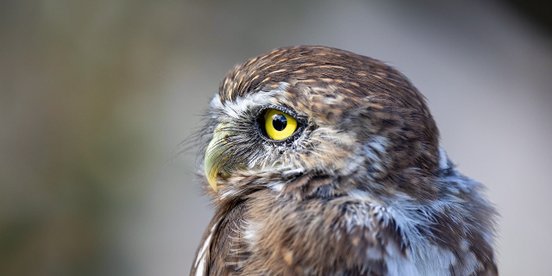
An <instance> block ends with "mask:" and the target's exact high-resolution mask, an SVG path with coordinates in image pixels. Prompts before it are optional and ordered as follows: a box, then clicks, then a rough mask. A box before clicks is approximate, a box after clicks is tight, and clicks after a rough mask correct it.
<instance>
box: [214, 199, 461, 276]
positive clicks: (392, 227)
mask: <svg viewBox="0 0 552 276" xmlns="http://www.w3.org/2000/svg"><path fill="white" fill-rule="evenodd" d="M252 206H255V208H253V207H252ZM252 206H251V205H250V206H248V207H247V208H243V210H244V211H243V213H242V214H241V216H240V217H241V218H240V219H239V220H234V222H233V223H228V224H226V225H227V227H229V229H228V230H226V231H225V232H226V233H229V234H228V236H226V239H224V244H225V245H226V246H227V247H228V250H227V253H228V254H226V255H225V257H224V258H225V264H226V266H227V267H228V268H229V269H231V270H233V271H235V272H239V273H244V274H247V275H250V274H252V275H255V274H278V275H424V274H426V273H430V274H433V275H448V274H449V273H450V270H449V268H450V265H451V264H452V263H454V262H455V260H454V256H453V254H452V253H451V252H450V251H447V250H444V249H442V248H438V247H436V246H433V245H431V244H429V243H428V244H413V243H412V241H409V240H405V236H404V235H403V234H404V233H401V232H400V231H399V228H398V227H397V224H396V222H395V221H394V220H393V219H392V218H390V217H388V214H386V213H385V209H382V207H380V206H377V205H374V204H371V203H367V202H359V201H354V200H353V201H350V200H343V201H337V202H327V201H313V202H304V203H303V204H292V203H286V204H271V205H268V204H267V205H266V206H262V207H259V205H256V204H255V205H252ZM263 207H264V208H263ZM261 208H263V209H261ZM418 241H419V240H418Z"/></svg>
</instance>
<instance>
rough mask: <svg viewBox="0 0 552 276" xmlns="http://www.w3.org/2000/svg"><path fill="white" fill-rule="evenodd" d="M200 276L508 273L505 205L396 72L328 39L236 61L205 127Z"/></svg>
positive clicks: (196, 267)
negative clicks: (500, 253) (455, 151)
mask: <svg viewBox="0 0 552 276" xmlns="http://www.w3.org/2000/svg"><path fill="white" fill-rule="evenodd" d="M200 138H201V140H202V141H203V143H202V144H203V145H204V146H203V147H202V148H201V150H200V152H202V153H204V154H203V155H202V156H201V157H202V160H203V168H202V170H201V171H202V172H203V173H201V174H202V179H204V180H203V182H204V183H203V184H204V186H205V187H206V190H207V193H208V194H209V195H210V196H211V197H212V199H213V205H214V207H215V214H214V217H213V218H212V220H211V222H210V224H209V226H208V227H207V230H206V232H205V234H204V236H203V241H202V242H201V244H200V246H199V248H198V250H197V255H196V259H195V260H193V263H192V270H191V275H497V274H498V272H497V267H496V264H495V260H494V256H493V239H494V232H495V230H494V229H495V226H494V225H495V222H494V221H495V216H496V212H495V209H494V208H493V206H492V205H491V204H490V203H489V201H488V200H487V199H486V197H485V195H484V194H483V192H482V185H481V184H479V183H478V182H476V181H474V180H472V179H470V178H468V177H466V176H464V175H462V174H461V173H460V172H459V171H458V170H457V168H456V167H455V166H454V165H453V163H452V162H451V161H450V159H449V158H448V157H447V155H446V153H445V151H444V150H443V148H441V147H440V145H439V132H438V129H437V126H436V123H435V121H434V120H433V118H432V115H431V113H430V111H429V109H428V106H427V104H426V102H425V99H424V97H423V95H422V94H421V93H420V92H419V91H418V90H417V89H416V88H415V87H414V86H413V85H412V84H411V83H410V82H409V81H408V79H407V78H406V77H405V76H403V75H402V74H401V73H400V72H398V71H397V70H396V69H394V68H392V67H390V66H389V65H386V64H385V63H383V62H381V61H378V60H376V59H372V58H369V57H365V56H361V55H358V54H354V53H351V52H348V51H344V50H339V49H335V48H329V47H323V46H296V47H287V48H280V49H276V50H273V51H271V52H269V53H267V54H264V55H261V56H258V57H255V58H252V59H249V60H247V61H246V62H244V63H243V64H241V65H238V66H236V67H235V68H234V69H233V70H231V71H230V72H229V73H228V75H227V76H226V77H225V78H224V80H223V81H222V83H221V85H220V89H219V91H218V93H217V94H216V95H215V96H214V98H213V99H212V101H211V102H210V107H209V110H208V114H207V116H206V126H205V127H204V128H203V131H202V133H201V135H200Z"/></svg>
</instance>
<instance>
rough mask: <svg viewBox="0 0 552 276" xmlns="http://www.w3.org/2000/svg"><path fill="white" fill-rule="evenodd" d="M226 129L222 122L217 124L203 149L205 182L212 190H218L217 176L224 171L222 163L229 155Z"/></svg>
mask: <svg viewBox="0 0 552 276" xmlns="http://www.w3.org/2000/svg"><path fill="white" fill-rule="evenodd" d="M228 135H229V134H228V131H227V130H226V129H225V127H224V126H223V124H219V125H218V126H217V128H216V129H215V131H214V133H213V139H211V142H209V145H208V146H207V149H206V150H205V160H204V161H203V169H204V172H205V177H206V178H207V182H209V185H210V186H211V188H213V190H214V191H215V192H216V191H218V184H217V181H218V176H219V174H220V173H225V172H226V170H224V169H225V168H224V164H226V163H227V161H228V159H229V157H228V156H227V155H226V149H227V143H226V139H227V138H228Z"/></svg>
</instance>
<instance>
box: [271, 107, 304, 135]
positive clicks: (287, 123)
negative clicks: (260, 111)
mask: <svg viewBox="0 0 552 276" xmlns="http://www.w3.org/2000/svg"><path fill="white" fill-rule="evenodd" d="M264 119H265V131H266V135H268V137H269V138H270V139H272V140H277V141H282V140H285V139H287V138H289V137H290V136H291V135H293V133H294V132H295V130H296V129H297V120H295V118H293V117H291V116H290V115H288V114H286V113H284V112H282V111H280V110H277V109H268V110H267V111H266V112H265V115H264Z"/></svg>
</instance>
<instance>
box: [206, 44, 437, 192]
mask: <svg viewBox="0 0 552 276" xmlns="http://www.w3.org/2000/svg"><path fill="white" fill-rule="evenodd" d="M367 68H370V69H371V70H367ZM384 80H385V81H384ZM389 80H392V81H391V82H390V81H389ZM368 88H370V89H368ZM208 125H209V127H208V128H207V129H206V132H205V135H204V137H206V138H207V139H206V141H208V142H206V144H207V145H206V146H205V156H204V172H205V176H206V179H207V180H208V182H209V184H210V186H211V187H212V188H213V190H214V191H215V192H216V191H218V190H219V189H222V191H224V192H225V193H226V194H232V193H237V192H238V191H239V190H240V189H244V188H246V189H254V188H255V187H256V186H257V185H258V186H259V187H260V186H267V185H268V186H270V187H269V188H271V189H274V190H278V191H280V190H282V189H284V188H285V184H286V180H288V179H291V178H296V177H297V176H298V175H310V176H311V177H317V176H322V175H323V176H324V177H328V176H331V177H332V178H334V179H338V178H340V177H341V176H347V177H351V176H355V175H358V178H361V180H362V181H354V184H351V187H347V183H343V182H340V184H339V187H333V188H332V191H331V193H335V192H337V191H338V190H343V191H345V190H348V189H354V188H358V187H357V186H358V185H359V183H362V185H364V186H365V187H364V188H366V189H372V190H377V191H379V192H382V193H394V192H396V191H397V190H400V191H401V192H406V193H409V194H412V195H416V194H418V196H422V197H427V196H430V194H431V192H432V191H431V190H432V187H431V185H430V184H427V185H426V184H425V183H423V181H421V182H420V184H419V185H411V184H410V185H408V186H405V187H401V186H400V185H393V187H388V186H385V185H382V181H381V180H382V179H385V178H393V177H399V176H400V177H404V173H405V172H404V170H409V172H408V173H415V174H417V175H421V176H430V175H432V174H433V173H434V172H435V170H436V169H437V162H438V160H437V159H438V158H437V156H438V149H437V139H438V134H437V129H436V127H435V123H434V121H433V119H432V118H431V115H430V113H429V111H428V109H427V107H426V104H425V102H424V100H423V97H422V96H421V95H420V94H419V92H418V91H417V90H416V89H415V88H414V87H413V86H412V85H411V84H410V83H409V82H408V81H407V80H406V78H404V77H403V76H402V75H401V74H400V73H399V72H397V71H395V70H394V69H392V68H390V67H388V66H387V65H385V64H383V63H381V62H378V61H375V60H372V59H369V58H366V57H362V56H358V55H355V54H353V53H349V52H345V51H341V50H337V49H332V48H327V47H297V48H285V49H279V50H275V51H273V52H271V53H269V54H267V55H265V56H261V57H257V58H254V59H252V60H249V61H247V62H245V63H244V64H242V65H240V66H237V67H236V68H234V70H233V71H231V72H230V73H229V74H228V76H227V77H226V78H225V79H224V81H223V82H222V84H221V88H220V91H219V94H218V95H216V96H215V97H214V98H213V100H212V102H211V106H210V111H209V124H208ZM243 178H248V179H249V180H248V181H241V179H243ZM243 183H248V187H243V186H240V185H243ZM394 183H400V181H399V182H396V181H394Z"/></svg>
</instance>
